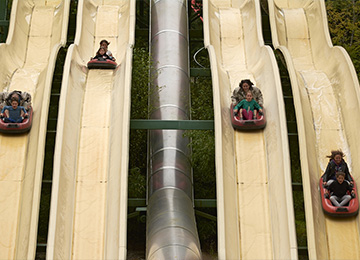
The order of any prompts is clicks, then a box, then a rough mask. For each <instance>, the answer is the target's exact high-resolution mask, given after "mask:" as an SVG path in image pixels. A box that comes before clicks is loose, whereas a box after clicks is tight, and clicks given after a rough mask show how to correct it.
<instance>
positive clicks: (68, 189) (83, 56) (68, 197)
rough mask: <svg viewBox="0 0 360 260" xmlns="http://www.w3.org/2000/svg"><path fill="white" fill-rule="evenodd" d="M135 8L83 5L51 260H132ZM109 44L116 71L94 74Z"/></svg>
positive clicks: (84, 1) (65, 102) (60, 156)
mask: <svg viewBox="0 0 360 260" xmlns="http://www.w3.org/2000/svg"><path fill="white" fill-rule="evenodd" d="M134 30H135V0H130V1H129V0H80V1H79V2H78V12H77V27H76V36H75V41H74V44H73V45H71V46H70V47H69V49H68V53H67V56H66V61H65V67H64V73H63V81H62V88H61V95H60V103H59V115H58V128H57V135H56V144H55V156H54V172H53V187H52V197H51V210H50V223H49V235H48V245H47V259H125V258H126V220H127V169H128V139H129V122H130V121H129V117H130V87H131V69H132V48H133V44H134V33H135V31H134ZM102 39H107V40H108V41H110V45H109V49H110V50H111V51H112V53H113V56H114V57H115V58H116V62H117V63H118V67H117V68H116V69H115V70H88V69H87V66H86V65H87V62H88V61H89V59H90V57H91V56H94V55H95V53H96V51H97V50H98V48H99V42H100V41H101V40H102Z"/></svg>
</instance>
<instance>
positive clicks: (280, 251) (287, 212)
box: [203, 0, 297, 259]
mask: <svg viewBox="0 0 360 260" xmlns="http://www.w3.org/2000/svg"><path fill="white" fill-rule="evenodd" d="M203 4H204V44H205V46H206V48H207V49H208V51H209V56H210V61H211V71H212V81H213V93H214V113H215V115H214V116H215V138H216V173H217V203H218V205H217V207H218V252H219V259H297V244H296V234H295V220H294V212H293V202H292V190H291V173H290V161H289V148H288V140H287V130H286V118H285V111H284V103H283V96H282V89H281V83H280V78H279V72H278V67H277V64H276V60H275V57H274V55H273V53H272V50H271V49H270V48H269V47H268V46H265V45H264V42H263V38H262V31H261V30H262V29H261V20H260V19H261V14H260V7H259V3H258V1H252V0H247V1H220V0H209V1H205V2H204V3H203ZM247 78H248V79H251V81H252V82H254V83H255V85H256V86H257V87H258V88H260V89H261V91H262V93H263V96H264V103H265V104H264V107H265V109H266V112H267V114H266V115H267V126H266V128H265V129H264V130H260V131H259V130H257V131H252V132H241V131H235V130H234V129H233V128H232V125H231V121H230V111H229V107H230V102H231V95H232V91H233V89H234V88H235V87H237V86H238V84H239V82H240V81H241V80H242V79H247Z"/></svg>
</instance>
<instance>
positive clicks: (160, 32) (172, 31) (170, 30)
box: [151, 29, 188, 42]
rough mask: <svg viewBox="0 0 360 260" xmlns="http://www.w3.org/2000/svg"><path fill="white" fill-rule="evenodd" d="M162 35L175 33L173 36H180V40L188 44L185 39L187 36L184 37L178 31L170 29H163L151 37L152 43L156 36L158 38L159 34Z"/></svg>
mask: <svg viewBox="0 0 360 260" xmlns="http://www.w3.org/2000/svg"><path fill="white" fill-rule="evenodd" d="M163 33H175V34H177V35H180V36H181V38H183V39H184V40H185V41H186V42H188V39H187V36H186V35H184V34H183V33H181V32H179V31H176V30H172V29H165V30H161V31H158V32H157V33H155V34H154V35H153V36H152V37H151V41H153V40H154V38H155V37H157V36H159V35H160V34H163Z"/></svg>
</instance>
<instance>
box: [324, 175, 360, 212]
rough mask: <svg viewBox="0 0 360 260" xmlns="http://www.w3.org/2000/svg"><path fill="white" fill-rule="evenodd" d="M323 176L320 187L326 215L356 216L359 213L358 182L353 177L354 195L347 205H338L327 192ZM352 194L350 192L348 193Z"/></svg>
mask: <svg viewBox="0 0 360 260" xmlns="http://www.w3.org/2000/svg"><path fill="white" fill-rule="evenodd" d="M323 183H324V181H323V178H322V177H321V178H320V182H319V188H320V197H321V205H322V208H323V210H324V213H325V214H326V215H329V216H332V217H351V216H356V215H357V214H358V213H359V200H358V193H357V189H356V184H355V181H354V179H353V190H354V192H355V194H354V196H352V198H351V200H350V201H349V203H348V205H347V206H343V207H336V206H334V205H333V204H332V203H331V200H330V197H329V195H327V194H326V191H327V188H326V187H324V184H323ZM348 194H349V195H350V193H348Z"/></svg>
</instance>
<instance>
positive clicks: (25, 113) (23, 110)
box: [21, 107, 28, 117]
mask: <svg viewBox="0 0 360 260" xmlns="http://www.w3.org/2000/svg"><path fill="white" fill-rule="evenodd" d="M26 116H28V113H27V111H26V110H25V108H24V107H21V117H26Z"/></svg>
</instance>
